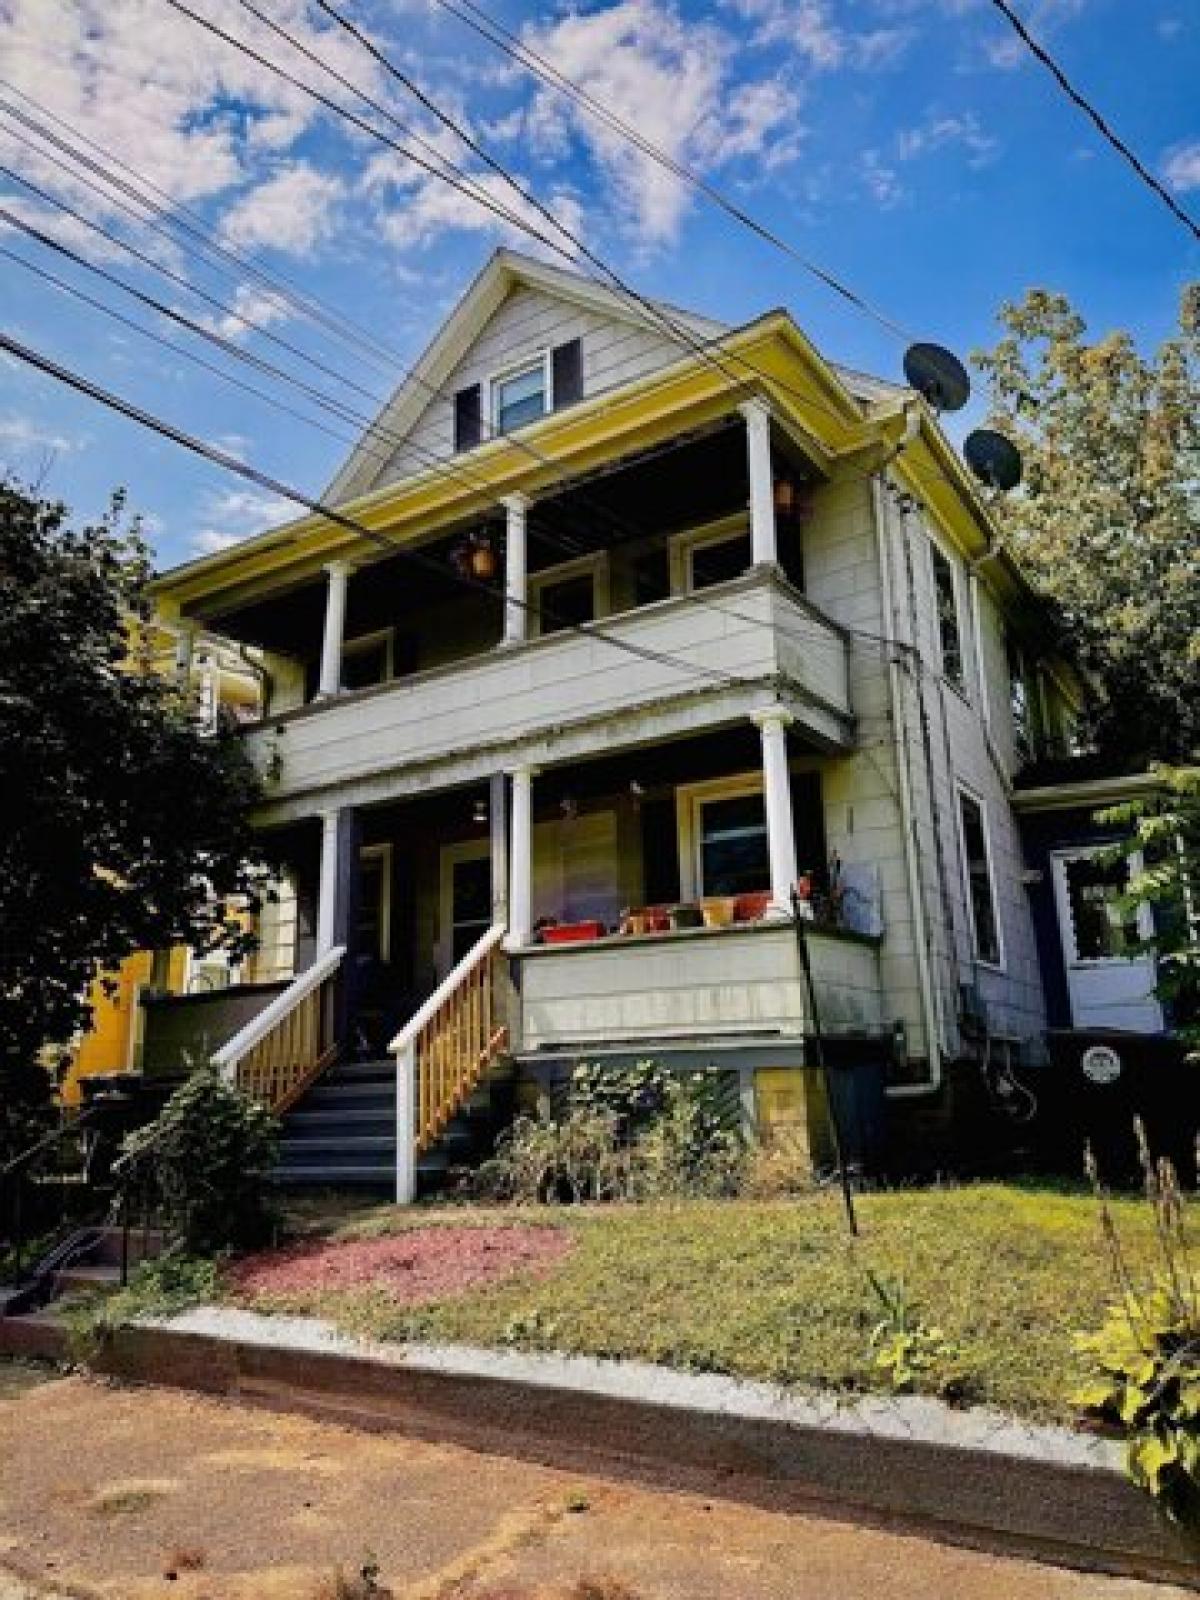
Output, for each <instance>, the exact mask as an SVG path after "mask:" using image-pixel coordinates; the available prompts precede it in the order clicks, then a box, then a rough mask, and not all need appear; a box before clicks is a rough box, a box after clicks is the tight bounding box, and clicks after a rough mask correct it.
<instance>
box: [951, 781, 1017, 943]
mask: <svg viewBox="0 0 1200 1600" xmlns="http://www.w3.org/2000/svg"><path fill="white" fill-rule="evenodd" d="M954 798H955V807H954V820H955V826H956V827H957V829H958V848H959V851H960V859H961V861H962V878H963V894H964V898H965V900H966V905H967V926H968V928H969V929H970V933H971V959H972V961H973V962H974V963H975V965H976V966H977V967H986V968H987V969H988V970H989V971H990V972H1005V971H1006V970H1007V961H1006V955H1005V946H1004V918H1003V917H1002V916H1001V914H1000V895H999V893H998V892H997V889H996V852H995V849H994V847H993V836H992V824H991V818H990V816H989V814H988V803H987V801H986V800H985V799H984V798H983V796H982V795H981V794H980V793H979V792H978V790H976V789H972V788H971V786H970V785H969V784H966V783H963V782H962V780H961V779H956V780H955V783H954ZM964 800H968V801H970V803H971V804H972V805H973V806H975V807H976V808H977V809H978V812H979V827H980V832H981V834H982V836H983V855H984V862H985V865H986V867H987V882H988V894H989V896H990V897H991V902H992V922H993V924H994V926H995V929H996V957H995V959H994V960H993V959H992V958H991V957H990V956H985V955H981V954H980V950H979V929H978V926H977V924H976V921H975V896H974V894H973V893H972V879H971V860H970V855H969V853H968V851H967V830H966V826H965V823H964V819H963V801H964Z"/></svg>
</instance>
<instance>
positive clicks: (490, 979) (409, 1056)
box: [390, 926, 508, 1204]
mask: <svg viewBox="0 0 1200 1600" xmlns="http://www.w3.org/2000/svg"><path fill="white" fill-rule="evenodd" d="M503 937H504V929H503V927H501V926H495V927H491V928H489V929H488V931H487V932H486V933H485V934H483V936H482V937H481V938H479V939H477V940H476V942H475V943H474V944H473V945H472V946H471V948H470V950H468V951H467V953H466V955H465V956H464V957H463V958H462V960H461V961H460V962H459V963H458V965H457V966H456V967H455V968H454V970H453V971H452V972H451V973H450V974H449V976H448V977H447V978H446V979H445V980H444V981H443V982H442V983H441V985H440V986H439V987H438V988H437V989H436V990H435V991H434V993H433V994H432V995H430V997H429V999H428V1000H426V1002H425V1004H424V1005H423V1006H421V1008H420V1010H418V1011H417V1012H416V1014H415V1015H414V1016H413V1017H411V1018H410V1019H409V1021H408V1022H406V1023H405V1025H404V1027H403V1028H402V1029H401V1030H400V1032H399V1033H398V1034H397V1035H396V1037H395V1038H394V1039H393V1040H392V1043H391V1046H390V1048H391V1050H392V1053H393V1054H394V1055H395V1057H396V1068H397V1084H396V1199H397V1201H398V1202H399V1203H401V1204H408V1203H410V1202H411V1201H412V1200H413V1199H414V1198H415V1196H416V1161H417V1157H418V1156H419V1155H421V1154H422V1153H423V1152H424V1151H426V1150H428V1149H429V1148H430V1147H431V1146H432V1145H433V1144H435V1143H436V1141H437V1140H438V1138H439V1137H440V1136H441V1134H442V1133H443V1132H444V1131H445V1129H446V1125H447V1124H448V1123H449V1121H450V1119H451V1118H452V1117H453V1116H454V1114H455V1112H456V1111H458V1109H459V1108H460V1106H462V1104H463V1103H464V1101H466V1100H468V1099H469V1098H470V1096H471V1094H472V1093H473V1092H474V1090H475V1088H476V1086H477V1085H478V1084H479V1082H480V1080H481V1079H482V1078H483V1076H484V1074H485V1073H486V1072H487V1070H488V1068H489V1066H491V1064H492V1062H493V1061H495V1059H496V1058H497V1056H499V1055H500V1054H501V1052H502V1051H503V1050H504V1048H505V1046H506V1044H507V1043H508V1028H507V1026H506V1025H505V1023H504V1021H503V1018H502V1016H501V1005H500V998H499V995H498V992H497V991H498V980H499V977H500V972H501V965H502V962H501V956H500V953H499V952H500V941H501V939H502V938H503Z"/></svg>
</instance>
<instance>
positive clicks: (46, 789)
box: [0, 480, 260, 1158]
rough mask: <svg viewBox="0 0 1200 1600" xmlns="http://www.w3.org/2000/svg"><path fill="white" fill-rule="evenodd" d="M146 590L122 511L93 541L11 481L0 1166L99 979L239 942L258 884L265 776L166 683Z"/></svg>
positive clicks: (94, 529)
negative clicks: (200, 722)
mask: <svg viewBox="0 0 1200 1600" xmlns="http://www.w3.org/2000/svg"><path fill="white" fill-rule="evenodd" d="M149 575H150V569H149V561H148V553H147V550H146V547H145V545H144V544H143V543H142V541H141V539H140V537H139V535H138V528H137V524H136V521H134V522H133V523H128V522H127V521H126V519H125V517H124V510H123V503H122V500H121V498H120V497H119V496H118V497H116V498H114V501H113V504H112V507H111V509H110V511H109V512H108V514H107V515H106V516H105V517H104V518H102V519H101V520H100V521H99V522H98V523H96V524H93V525H90V526H86V527H82V528H79V527H76V526H73V525H72V524H71V523H70V521H69V518H68V513H67V511H66V509H65V508H64V507H63V506H61V505H56V504H52V503H51V502H48V501H44V500H37V499H34V498H33V497H31V496H30V495H27V494H25V493H23V492H22V491H21V490H20V489H18V488H17V487H16V486H15V485H14V484H12V483H10V482H6V481H4V480H0V771H3V773H4V811H5V825H4V829H3V833H2V835H0V925H2V926H3V928H4V939H3V941H2V948H0V1158H2V1156H3V1152H4V1150H5V1149H6V1148H7V1149H8V1150H10V1151H11V1150H12V1149H14V1148H15V1147H18V1146H20V1145H21V1144H23V1143H24V1142H25V1141H26V1140H27V1137H28V1132H29V1127H28V1124H29V1120H30V1117H31V1116H32V1117H33V1118H34V1119H35V1120H36V1118H37V1116H38V1114H39V1112H40V1111H41V1110H42V1109H43V1108H44V1107H45V1105H46V1103H47V1101H48V1098H49V1090H50V1081H49V1075H48V1073H47V1072H46V1070H45V1067H44V1066H43V1065H42V1063H41V1060H40V1057H39V1052H40V1051H41V1050H42V1048H43V1047H44V1046H56V1047H59V1049H60V1054H61V1051H62V1049H63V1048H64V1047H65V1046H66V1045H67V1044H68V1042H69V1041H70V1040H71V1038H72V1036H73V1034H74V1033H75V1032H76V1030H78V1029H80V1028H85V1027H86V1026H87V1024H88V1021H89V1010H88V1002H87V998H86V996H87V991H88V987H89V984H90V982H91V980H92V979H93V978H95V977H96V976H97V975H98V974H100V973H102V972H105V971H110V970H111V969H113V968H114V967H116V966H117V965H118V964H119V963H120V962H121V961H122V960H123V959H124V958H125V957H126V956H127V955H129V954H131V953H132V952H133V951H135V950H146V949H156V948H162V947H165V946H168V945H171V944H182V943H186V944H191V945H193V946H194V947H195V948H197V949H201V950H203V949H206V948H211V947H212V946H215V945H219V944H230V945H236V944H237V943H238V942H239V941H242V942H244V940H245V934H244V932H243V930H242V928H241V927H240V925H239V924H238V923H237V922H236V921H235V919H234V917H233V915H232V911H231V904H230V902H231V899H232V898H233V897H235V896H239V895H247V896H251V897H253V896H254V894H255V892H256V890H257V888H258V886H259V883H260V873H259V871H258V870H257V868H256V867H255V866H254V865H253V863H255V862H256V861H257V860H258V852H257V848H256V846H255V844H254V840H253V837H252V834H251V831H250V826H249V821H248V814H249V811H250V809H251V807H252V806H253V805H254V804H255V802H256V801H257V799H258V796H259V793H260V784H259V779H258V776H257V774H256V773H255V770H254V768H253V766H252V764H251V762H250V759H249V757H248V755H247V754H246V752H245V749H244V746H243V743H242V741H241V740H240V738H239V737H238V735H237V734H236V732H235V731H234V729H233V728H232V727H231V726H224V725H223V726H222V727H220V728H219V729H218V731H217V732H216V734H215V735H214V736H212V737H206V736H202V734H201V733H200V731H199V729H198V727H197V723H196V719H195V717H194V716H193V714H192V712H193V708H192V706H191V705H190V704H189V703H188V701H187V700H186V698H185V697H184V696H183V695H182V694H181V693H180V692H179V690H178V689H177V688H176V687H175V685H174V684H173V683H171V682H168V681H166V680H165V679H164V678H163V677H161V676H160V675H159V674H157V673H156V672H154V671H153V670H151V645H150V640H151V634H150V630H149V629H148V628H147V627H145V626H144V624H146V622H147V621H148V617H149V601H148V598H147V589H146V585H147V581H148V578H149Z"/></svg>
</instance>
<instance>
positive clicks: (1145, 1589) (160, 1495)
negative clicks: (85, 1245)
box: [0, 1368, 1183, 1600]
mask: <svg viewBox="0 0 1200 1600" xmlns="http://www.w3.org/2000/svg"><path fill="white" fill-rule="evenodd" d="M364 1567H365V1568H367V1569H368V1571H373V1570H375V1569H377V1570H378V1578H377V1580H376V1582H377V1587H375V1588H372V1587H371V1584H370V1582H367V1581H364V1580H362V1579H361V1577H360V1576H359V1575H360V1573H361V1571H362V1569H363V1568H364ZM339 1574H340V1576H339ZM6 1585H7V1586H6ZM1182 1594H1183V1591H1179V1590H1174V1589H1170V1588H1164V1587H1161V1586H1154V1585H1142V1584H1136V1583H1129V1582H1121V1581H1117V1580H1112V1579H1104V1578H1097V1577H1088V1576H1084V1575H1080V1574H1077V1573H1068V1572H1062V1571H1058V1570H1056V1569H1052V1568H1048V1567H1039V1566H1035V1565H1031V1564H1027V1563H1024V1562H1019V1561H1009V1560H999V1559H996V1558H994V1557H990V1556H985V1555H980V1554H976V1553H974V1552H970V1551H963V1550H954V1549H950V1548H948V1547H945V1546H941V1545H937V1544H933V1543H928V1542H926V1541H924V1540H921V1539H915V1538H911V1537H906V1536H904V1535H901V1534H897V1533H891V1532H885V1531H880V1530H877V1529H869V1528H859V1527H854V1526H851V1525H849V1524H845V1523H839V1522H832V1521H826V1520H824V1519H822V1518H819V1517H815V1516H812V1517H810V1516H788V1515H783V1514H780V1513H775V1512H769V1511H759V1510H750V1509H746V1508H742V1507H739V1506H736V1505H731V1504H727V1503H724V1502H721V1501H711V1502H710V1501H705V1500H701V1499H698V1498H695V1497H693V1496H688V1495H680V1494H673V1493H671V1494H668V1493H654V1492H651V1491H649V1490H646V1489H640V1488H634V1487H630V1486H629V1485H627V1484H616V1483H610V1482H602V1481H599V1480H594V1479H586V1478H579V1477H575V1476H572V1475H568V1474H564V1473H559V1472H552V1471H547V1470H545V1469H542V1468H539V1467H536V1466H530V1465H527V1464H525V1463H521V1462H515V1461H508V1460H503V1459H501V1458H498V1457H493V1456H483V1455H477V1454H474V1453H472V1452H470V1451H467V1450H461V1449H457V1448H454V1447H450V1446H438V1445H429V1444H422V1443H416V1442H413V1441H409V1440H406V1439H401V1438H396V1437H395V1436H386V1437H377V1436H373V1435H370V1434H365V1433H357V1432H352V1431H350V1430H347V1429H345V1428H341V1427H334V1426H329V1425H326V1424H323V1423H319V1422H314V1421H310V1420H307V1419H301V1418H297V1417H289V1416H274V1415H270V1414H267V1413H264V1412H262V1411H257V1410H247V1409H242V1408H239V1407H238V1406H237V1405H235V1404H232V1403H229V1402H226V1401H217V1400H209V1399H205V1398H201V1397H197V1396H194V1395H188V1394H183V1393H179V1392H176V1391H173V1390H164V1389H122V1388H114V1387H110V1386H108V1385H106V1384H104V1383H101V1382H99V1381H93V1380H89V1379H84V1378H78V1377H72V1378H56V1379H53V1380H41V1381H39V1380H37V1379H35V1378H31V1377H29V1376H28V1375H23V1374H22V1373H21V1372H20V1370H19V1369H12V1368H9V1369H8V1370H7V1371H5V1370H4V1369H3V1368H0V1600H33V1597H37V1600H42V1597H44V1596H53V1597H54V1600H65V1597H67V1596H72V1597H73V1596H104V1597H106V1600H151V1597H154V1600H162V1597H166V1596H171V1597H172V1600H367V1597H369V1596H376V1597H382V1596H383V1595H392V1596H394V1597H396V1600H400V1597H403V1600H884V1597H886V1600H918V1597H919V1600H930V1597H936V1600H968V1597H969V1600H1085V1597H1087V1600H1168V1597H1180V1600H1182Z"/></svg>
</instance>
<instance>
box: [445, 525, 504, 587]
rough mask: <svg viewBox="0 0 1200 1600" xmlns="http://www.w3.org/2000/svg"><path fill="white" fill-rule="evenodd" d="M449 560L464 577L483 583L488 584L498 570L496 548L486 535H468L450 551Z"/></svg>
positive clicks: (476, 533) (489, 536) (477, 533)
mask: <svg viewBox="0 0 1200 1600" xmlns="http://www.w3.org/2000/svg"><path fill="white" fill-rule="evenodd" d="M450 559H451V561H453V563H454V565H455V566H456V567H457V568H458V570H459V571H460V572H461V573H462V574H463V575H464V576H465V577H470V578H478V579H479V580H480V581H481V582H483V583H490V582H491V581H492V579H493V578H494V577H495V576H496V573H497V572H498V571H499V569H500V563H499V560H498V558H497V556H496V547H495V545H494V544H493V543H492V538H491V535H490V534H487V533H480V532H475V533H469V534H468V535H467V537H466V538H465V539H464V540H463V542H462V543H461V544H460V545H456V546H455V548H454V549H453V550H452V551H451V553H450Z"/></svg>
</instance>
